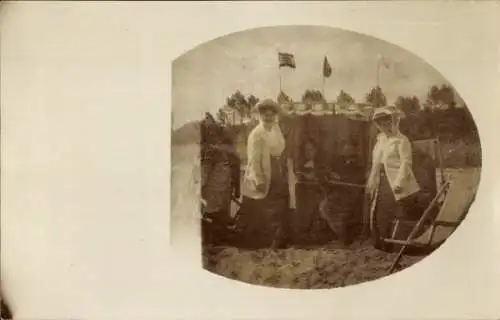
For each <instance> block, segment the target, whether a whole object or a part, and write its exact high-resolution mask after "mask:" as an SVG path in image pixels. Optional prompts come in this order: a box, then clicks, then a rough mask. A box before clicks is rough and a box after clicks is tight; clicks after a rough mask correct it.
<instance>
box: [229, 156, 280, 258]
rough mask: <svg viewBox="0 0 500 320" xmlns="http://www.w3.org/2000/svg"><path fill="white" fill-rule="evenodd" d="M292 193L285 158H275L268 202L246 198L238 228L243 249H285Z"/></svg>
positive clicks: (267, 197)
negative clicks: (281, 247)
mask: <svg viewBox="0 0 500 320" xmlns="http://www.w3.org/2000/svg"><path fill="white" fill-rule="evenodd" d="M288 212H289V190H288V182H287V175H286V167H285V163H284V161H283V159H281V158H275V157H271V184H270V187H269V192H268V194H267V196H266V197H265V198H264V199H252V198H249V197H243V202H242V205H241V208H240V219H239V221H238V228H239V229H240V231H241V236H240V241H239V246H240V247H244V248H264V247H271V246H273V245H275V246H281V245H284V243H285V242H286V241H287V240H288V239H287V238H288V233H289V232H288V223H287V220H288V219H287V218H288Z"/></svg>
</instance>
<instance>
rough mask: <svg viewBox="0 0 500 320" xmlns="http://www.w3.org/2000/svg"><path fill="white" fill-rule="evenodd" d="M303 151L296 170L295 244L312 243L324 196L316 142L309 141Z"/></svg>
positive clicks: (293, 229)
mask: <svg viewBox="0 0 500 320" xmlns="http://www.w3.org/2000/svg"><path fill="white" fill-rule="evenodd" d="M301 151H302V152H301V153H302V154H301V155H302V156H301V157H300V159H299V161H298V162H297V166H296V169H295V171H296V176H297V180H298V182H297V185H296V187H295V195H296V199H297V204H296V210H295V212H294V214H293V216H292V232H293V242H294V244H306V242H310V241H309V240H310V231H311V230H310V229H311V227H312V224H313V222H314V219H315V218H316V217H317V215H318V214H317V209H318V205H319V203H320V201H321V198H322V194H323V192H322V191H321V185H320V184H319V179H318V177H319V171H318V170H319V164H318V160H317V146H316V145H315V143H314V141H312V140H307V141H305V143H304V145H303V146H302V150H301Z"/></svg>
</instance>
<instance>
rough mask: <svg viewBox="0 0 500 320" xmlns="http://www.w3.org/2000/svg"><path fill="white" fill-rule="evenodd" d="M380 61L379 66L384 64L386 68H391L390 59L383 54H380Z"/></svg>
mask: <svg viewBox="0 0 500 320" xmlns="http://www.w3.org/2000/svg"><path fill="white" fill-rule="evenodd" d="M378 63H379V66H382V67H384V68H386V69H389V68H390V66H391V65H390V63H389V61H388V60H387V59H386V58H384V57H383V56H381V55H379V56H378Z"/></svg>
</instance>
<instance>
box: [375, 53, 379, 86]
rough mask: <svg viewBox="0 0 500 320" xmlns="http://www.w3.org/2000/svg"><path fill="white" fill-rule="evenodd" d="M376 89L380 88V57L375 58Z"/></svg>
mask: <svg viewBox="0 0 500 320" xmlns="http://www.w3.org/2000/svg"><path fill="white" fill-rule="evenodd" d="M376 85H377V87H379V86H380V57H378V58H377V78H376Z"/></svg>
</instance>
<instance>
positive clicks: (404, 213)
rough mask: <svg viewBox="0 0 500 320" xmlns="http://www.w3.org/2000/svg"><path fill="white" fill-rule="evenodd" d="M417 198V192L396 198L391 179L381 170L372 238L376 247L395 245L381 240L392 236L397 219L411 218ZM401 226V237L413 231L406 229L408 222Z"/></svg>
mask: <svg viewBox="0 0 500 320" xmlns="http://www.w3.org/2000/svg"><path fill="white" fill-rule="evenodd" d="M416 198H417V194H414V195H412V196H409V197H406V198H404V199H401V200H399V201H398V200H396V197H395V196H394V192H393V191H392V188H391V185H390V184H389V180H388V179H387V176H386V174H385V172H384V170H381V173H380V182H379V186H378V193H377V199H376V204H375V212H374V228H373V230H372V239H373V241H374V243H375V246H376V247H378V248H382V247H384V248H389V247H393V246H388V245H383V244H382V241H381V240H382V239H383V238H391V237H392V232H393V230H394V226H395V221H396V219H402V220H410V217H409V215H408V213H409V211H410V209H411V208H412V207H413V205H414V203H415V199H416ZM400 227H401V229H400V230H401V231H402V232H398V235H399V237H405V235H408V234H409V232H410V231H411V230H406V228H407V227H408V225H406V224H405V225H401V226H400ZM399 237H398V238H399Z"/></svg>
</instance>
